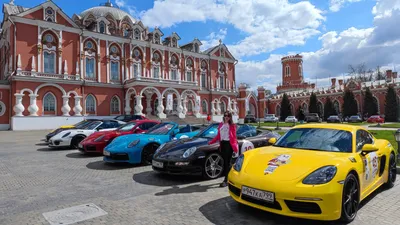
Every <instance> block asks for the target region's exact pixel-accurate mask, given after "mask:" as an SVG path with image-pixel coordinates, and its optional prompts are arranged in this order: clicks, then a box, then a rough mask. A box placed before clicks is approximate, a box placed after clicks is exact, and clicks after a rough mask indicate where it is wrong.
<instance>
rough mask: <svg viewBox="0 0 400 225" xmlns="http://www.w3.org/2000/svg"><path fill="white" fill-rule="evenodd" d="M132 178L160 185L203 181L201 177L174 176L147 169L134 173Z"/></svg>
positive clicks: (141, 182)
mask: <svg viewBox="0 0 400 225" xmlns="http://www.w3.org/2000/svg"><path fill="white" fill-rule="evenodd" d="M132 178H133V180H134V181H135V182H137V183H140V184H145V185H151V186H159V187H165V186H175V185H182V184H190V183H195V182H200V181H203V180H202V179H201V178H199V177H191V176H172V175H168V174H161V173H158V172H155V171H146V172H142V173H137V174H133V177H132Z"/></svg>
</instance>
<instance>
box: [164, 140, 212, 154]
mask: <svg viewBox="0 0 400 225" xmlns="http://www.w3.org/2000/svg"><path fill="white" fill-rule="evenodd" d="M208 141H210V139H207V138H185V139H179V140H175V141H171V142H168V143H167V144H165V146H164V147H163V148H162V149H160V150H159V151H158V153H160V154H168V153H173V152H177V151H178V152H184V151H186V150H187V149H189V148H191V147H197V148H198V149H200V147H203V146H208Z"/></svg>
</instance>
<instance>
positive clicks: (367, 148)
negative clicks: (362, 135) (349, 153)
mask: <svg viewBox="0 0 400 225" xmlns="http://www.w3.org/2000/svg"><path fill="white" fill-rule="evenodd" d="M361 151H362V152H364V153H370V152H376V151H378V148H377V147H376V145H374V144H365V145H364V146H363V147H362V149H361Z"/></svg>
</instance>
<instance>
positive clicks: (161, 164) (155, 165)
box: [152, 160, 164, 168]
mask: <svg viewBox="0 0 400 225" xmlns="http://www.w3.org/2000/svg"><path fill="white" fill-rule="evenodd" d="M152 164H153V166H154V167H158V168H163V167H164V163H162V162H157V161H154V160H153V163H152Z"/></svg>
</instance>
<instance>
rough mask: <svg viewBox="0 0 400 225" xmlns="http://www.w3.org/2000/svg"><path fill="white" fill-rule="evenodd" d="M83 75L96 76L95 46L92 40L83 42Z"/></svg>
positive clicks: (92, 77) (87, 76)
mask: <svg viewBox="0 0 400 225" xmlns="http://www.w3.org/2000/svg"><path fill="white" fill-rule="evenodd" d="M85 57H86V59H85V77H86V78H91V79H94V78H96V46H95V45H94V43H93V42H92V41H90V40H89V41H87V42H86V43H85Z"/></svg>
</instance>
